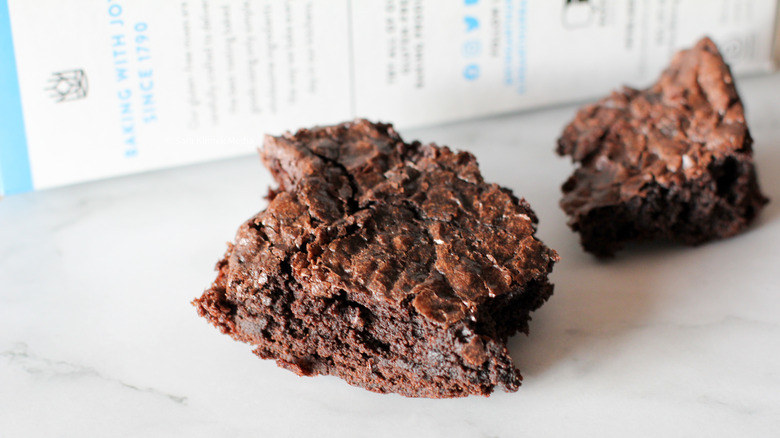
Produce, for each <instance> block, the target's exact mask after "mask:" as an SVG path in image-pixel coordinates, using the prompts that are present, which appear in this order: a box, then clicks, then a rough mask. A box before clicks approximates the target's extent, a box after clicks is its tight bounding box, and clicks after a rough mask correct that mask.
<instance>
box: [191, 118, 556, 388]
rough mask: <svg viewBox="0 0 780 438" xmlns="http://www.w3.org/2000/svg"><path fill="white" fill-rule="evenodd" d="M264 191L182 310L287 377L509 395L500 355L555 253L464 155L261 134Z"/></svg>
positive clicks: (359, 126)
mask: <svg viewBox="0 0 780 438" xmlns="http://www.w3.org/2000/svg"><path fill="white" fill-rule="evenodd" d="M261 158H262V160H263V162H264V163H265V165H266V166H267V167H268V169H269V170H270V171H271V173H272V174H273V176H274V178H275V179H276V181H277V182H278V183H279V186H280V187H279V189H278V190H276V191H272V192H271V194H270V196H269V199H270V203H269V205H268V208H267V209H266V210H265V211H263V212H260V213H259V214H257V215H256V216H255V217H253V218H251V219H250V220H249V221H247V222H246V223H244V224H243V225H242V226H241V228H240V229H239V231H238V234H237V236H236V241H235V243H234V244H233V245H231V246H230V247H229V249H228V251H227V254H226V255H225V258H224V259H223V260H222V261H220V262H219V264H218V265H217V268H218V271H219V274H218V277H217V279H216V281H215V282H214V284H213V285H212V287H211V288H210V289H208V290H207V291H206V292H205V293H204V294H203V296H202V297H201V298H199V299H197V300H195V301H194V304H195V305H196V306H197V307H198V311H199V313H200V314H201V315H202V316H204V317H206V318H207V319H209V320H210V321H211V322H212V323H214V324H215V325H216V326H217V327H219V328H220V329H221V330H222V331H223V332H224V333H227V334H229V335H231V336H232V337H234V338H235V339H237V340H240V341H243V342H247V343H250V344H252V345H253V346H255V347H256V349H255V353H256V354H257V355H258V356H260V357H262V358H269V359H276V361H277V363H278V364H279V365H280V366H283V367H285V368H288V369H291V370H293V371H295V372H296V373H298V374H300V375H316V374H332V375H336V376H339V377H341V378H343V379H344V380H346V381H347V382H349V383H351V384H353V385H358V386H362V387H364V388H366V389H369V390H372V391H377V392H395V393H399V394H402V395H405V396H412V397H434V398H438V397H457V396H465V395H469V394H482V395H488V394H490V393H491V392H492V391H493V389H494V387H496V386H502V387H504V388H505V389H506V390H509V391H515V390H517V388H518V386H519V385H520V380H521V377H520V374H519V372H518V370H517V369H516V368H515V367H514V365H513V363H512V359H511V358H510V357H509V355H508V352H507V349H506V346H505V343H506V340H507V337H509V336H510V335H512V334H514V333H515V332H517V331H522V332H526V333H527V331H528V321H529V319H530V317H529V313H530V312H531V311H533V310H535V309H537V308H538V307H539V306H541V305H542V304H543V303H544V301H545V300H547V298H548V297H549V296H550V295H551V294H552V285H551V284H550V283H549V282H548V281H547V275H548V274H549V273H550V272H551V270H552V266H553V263H554V262H556V261H557V260H558V255H557V254H556V252H555V251H553V250H551V249H549V248H547V247H546V246H544V244H542V242H540V241H539V240H538V239H536V238H535V237H534V233H535V231H536V223H537V219H536V216H535V215H534V213H533V211H532V210H531V208H530V207H529V205H528V204H527V203H526V202H525V201H524V200H518V199H517V198H515V197H514V196H513V195H512V193H511V192H510V191H509V190H507V189H504V188H501V187H499V186H497V185H495V184H488V183H485V182H484V181H483V179H482V176H481V175H480V172H479V169H478V168H477V163H476V160H475V159H474V157H473V156H472V155H471V154H469V153H466V152H452V151H450V149H448V148H446V147H438V146H435V145H421V144H420V143H418V142H414V143H404V142H403V140H402V139H401V138H400V137H399V136H398V134H397V133H396V132H395V131H394V130H393V128H392V126H390V125H384V124H372V123H370V122H368V121H365V120H356V121H354V122H351V123H344V124H341V125H337V126H330V127H323V128H314V129H311V130H307V129H302V130H300V131H298V132H297V133H295V134H285V135H283V136H281V137H267V138H266V141H265V144H264V147H263V149H262V151H261Z"/></svg>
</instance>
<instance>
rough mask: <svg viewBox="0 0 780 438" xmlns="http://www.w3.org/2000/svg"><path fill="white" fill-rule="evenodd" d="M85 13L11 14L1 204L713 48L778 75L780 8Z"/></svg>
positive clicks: (565, 2) (468, 0) (198, 4)
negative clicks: (352, 122)
mask: <svg viewBox="0 0 780 438" xmlns="http://www.w3.org/2000/svg"><path fill="white" fill-rule="evenodd" d="M73 3H75V2H63V1H57V0H36V1H29V0H0V120H2V123H3V125H2V131H0V176H1V178H0V182H2V184H0V185H2V187H3V188H4V189H3V191H4V192H5V193H17V192H23V191H28V190H33V189H42V188H47V187H53V186H58V185H63V184H68V183H74V182H79V181H86V180H93V179H98V178H104V177H110V176H114V175H122V174H128V173H133V172H139V171H144V170H150V169H158V168H163V167H168V166H174V165H181V164H186V163H193V162H199V161H205V160H211V159H216V158H221V157H228V156H234V155H239V154H246V153H253V151H254V149H255V147H256V146H257V145H258V144H260V142H261V139H262V136H263V135H264V134H265V133H278V132H280V131H283V130H294V129H297V128H299V127H302V126H309V125H314V124H330V123H337V122H340V121H343V120H348V119H352V118H354V117H366V118H369V119H375V120H382V121H387V122H393V123H395V124H396V125H398V126H401V127H410V126H421V125H426V124H435V123H442V122H450V121H455V120H462V119H468V118H472V117H482V116H486V115H490V114H497V113H504V112H509V111H517V110H521V109H528V108H534V107H539V106H545V105H552V104H558V103H563V102H568V101H580V100H583V99H587V98H592V97H595V96H599V95H602V94H605V93H606V92H608V91H609V90H610V89H614V88H616V87H618V86H620V85H621V84H624V83H626V84H632V85H635V86H644V85H646V84H647V83H648V82H649V81H651V80H652V78H654V77H655V76H656V75H657V74H658V73H659V71H660V69H662V68H663V66H664V65H665V64H666V63H667V62H668V60H669V58H670V56H671V54H672V53H673V52H674V51H676V50H678V49H679V48H682V47H686V46H690V45H692V44H694V43H695V41H696V40H698V39H699V38H700V37H702V36H703V35H709V36H711V37H712V38H713V39H714V40H715V41H716V42H717V43H718V44H719V45H720V47H721V49H722V50H723V52H724V54H725V57H726V59H727V61H728V62H730V63H731V65H732V68H733V69H734V71H735V72H736V73H737V74H744V73H755V72H768V71H771V70H772V69H773V67H774V63H773V44H774V40H775V38H776V32H775V19H776V16H777V0H657V1H639V0H555V1H544V2H542V1H531V0H459V1H455V2H453V1H447V2H445V1H444V0H383V1H379V0H351V1H350V0H317V1H314V0H305V1H304V0H300V1H299V0H286V1H284V0H279V1H273V0H236V1H232V0H221V1H220V0H180V1H175V2H174V1H170V0H165V1H163V0H132V1H131V0H90V1H82V2H78V3H79V7H76V6H75V5H73ZM553 142H554V139H550V144H551V145H552V144H553ZM551 147H552V146H551Z"/></svg>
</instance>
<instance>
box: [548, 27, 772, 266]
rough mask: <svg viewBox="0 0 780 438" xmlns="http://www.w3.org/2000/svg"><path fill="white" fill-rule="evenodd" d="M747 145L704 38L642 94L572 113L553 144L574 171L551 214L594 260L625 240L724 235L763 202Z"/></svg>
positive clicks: (728, 87) (733, 99)
mask: <svg viewBox="0 0 780 438" xmlns="http://www.w3.org/2000/svg"><path fill="white" fill-rule="evenodd" d="M752 143H753V140H752V139H751V137H750V132H749V131H748V128H747V125H746V123H745V114H744V110H743V107H742V102H741V101H740V98H739V95H738V94H737V90H736V88H735V87H734V79H733V77H732V75H731V72H730V70H729V67H728V65H726V64H725V63H724V62H723V58H722V57H721V55H720V53H719V52H718V49H717V47H716V46H715V44H714V43H713V42H712V41H711V40H709V39H708V38H704V39H702V40H701V41H699V42H698V44H696V46H695V47H694V48H692V49H690V50H684V51H681V52H679V53H677V54H676V55H675V57H674V58H673V60H672V62H671V64H670V65H669V67H668V68H667V69H666V71H664V72H663V74H662V75H661V77H660V79H659V80H658V81H657V82H656V83H655V84H653V85H652V86H651V87H650V88H647V89H645V90H635V89H632V88H627V87H625V88H623V89H622V90H621V91H616V92H613V93H612V94H611V95H610V96H609V97H606V98H604V99H602V100H600V101H599V102H598V103H596V104H595V105H588V106H585V107H584V108H582V109H580V111H579V112H578V113H577V115H576V117H575V118H574V121H572V122H571V123H570V124H569V125H568V126H567V127H566V129H565V130H564V132H563V135H562V136H561V138H560V139H559V140H558V148H557V152H558V154H560V155H569V156H571V158H572V160H573V161H574V162H576V163H578V164H579V166H578V167H577V169H576V170H575V172H574V174H573V175H572V176H571V177H570V178H569V179H568V181H566V183H565V184H563V188H562V189H563V198H562V200H561V207H562V208H563V210H564V211H565V212H566V214H568V215H569V216H570V220H569V226H570V227H571V228H572V229H573V230H574V231H577V232H579V233H580V237H581V241H582V246H583V247H584V248H585V250H586V251H589V252H592V253H594V254H596V255H598V256H610V255H613V254H614V253H615V251H617V250H619V249H620V248H622V247H623V245H624V244H625V243H626V242H630V241H642V240H652V239H659V240H668V241H675V242H680V243H684V244H689V245H697V244H700V243H703V242H706V241H708V240H711V239H716V238H724V237H729V236H733V235H735V234H737V233H739V232H740V231H742V230H744V229H745V227H746V226H747V225H748V224H749V223H750V222H751V221H752V220H753V219H754V218H755V217H756V215H757V214H758V213H759V211H760V210H761V208H762V207H763V206H764V205H765V204H766V203H767V201H768V200H767V199H766V198H765V197H764V196H763V195H762V194H761V191H760V189H759V187H758V182H757V179H756V170H755V167H754V165H753V152H752V149H751V145H752Z"/></svg>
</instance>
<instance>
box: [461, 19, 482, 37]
mask: <svg viewBox="0 0 780 438" xmlns="http://www.w3.org/2000/svg"><path fill="white" fill-rule="evenodd" d="M463 21H464V22H465V23H466V33H468V32H472V31H475V30H477V28H479V20H477V17H472V16H471V15H467V16H465V17H463Z"/></svg>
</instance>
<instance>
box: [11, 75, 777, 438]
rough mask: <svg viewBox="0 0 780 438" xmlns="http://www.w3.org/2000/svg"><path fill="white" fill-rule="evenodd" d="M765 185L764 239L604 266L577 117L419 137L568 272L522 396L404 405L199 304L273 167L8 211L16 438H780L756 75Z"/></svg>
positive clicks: (770, 222) (186, 174)
mask: <svg viewBox="0 0 780 438" xmlns="http://www.w3.org/2000/svg"><path fill="white" fill-rule="evenodd" d="M740 89H741V92H742V94H743V99H744V100H745V102H746V105H747V107H748V111H749V113H748V117H749V121H750V124H751V125H750V126H751V128H752V132H753V135H754V137H755V139H756V145H755V149H756V153H755V154H756V159H757V162H758V163H759V178H760V181H761V184H762V185H763V188H764V190H765V192H766V193H767V195H768V196H769V197H770V198H772V199H773V202H772V203H771V204H769V206H768V207H767V209H766V210H765V211H764V212H763V214H762V215H761V217H760V219H759V220H758V221H757V223H756V224H755V226H754V227H752V228H751V229H750V230H749V231H748V232H746V233H745V234H743V235H740V236H738V237H736V238H733V239H730V240H725V241H720V242H715V243H711V244H707V245H704V246H701V247H697V248H687V247H678V246H669V245H645V246H642V247H638V248H632V249H630V250H628V251H625V252H623V253H620V254H619V257H618V258H617V259H615V260H611V261H607V262H600V261H598V260H596V259H594V258H592V257H591V256H589V255H587V254H585V253H583V252H582V251H581V250H580V248H579V246H578V241H577V237H576V236H575V235H574V234H573V233H571V232H570V231H569V229H568V228H567V227H566V225H565V218H564V215H563V213H562V212H561V211H560V210H559V209H558V207H557V201H558V198H559V191H558V187H559V185H560V184H561V182H562V181H563V180H564V179H565V178H566V176H567V175H568V173H569V172H570V171H571V165H570V163H569V162H568V161H566V160H563V159H559V158H557V157H556V156H555V155H554V154H553V153H552V150H553V147H554V141H555V138H556V137H557V135H558V133H559V131H560V129H561V127H562V126H563V125H564V124H565V123H566V122H567V121H568V120H569V119H570V118H571V117H572V116H573V113H574V110H575V107H573V106H570V107H564V108H556V109H550V110H543V111H536V112H530V113H523V114H516V115H511V116H504V117H498V118H492V119H487V120H479V121H473V122H468V123H459V124H454V125H450V126H441V127H435V128H428V129H417V130H410V131H402V134H403V135H404V136H405V137H406V138H407V139H413V138H418V139H421V140H423V141H437V142H438V143H440V144H448V145H450V146H453V147H456V148H466V149H470V150H471V151H473V152H474V153H475V154H476V155H477V157H478V158H479V161H480V163H481V167H482V171H483V174H484V175H485V176H486V178H487V179H488V180H494V181H496V182H499V183H501V184H502V185H505V186H508V187H510V188H512V189H513V190H514V191H515V192H516V193H517V194H518V195H520V196H524V197H526V198H527V199H528V200H529V201H530V203H531V205H532V206H533V207H534V209H535V210H536V211H537V213H538V215H539V217H540V218H541V224H540V227H539V233H538V234H539V236H540V237H541V238H542V239H543V240H544V241H545V242H546V243H547V244H549V245H550V246H551V247H553V248H555V249H557V250H558V251H559V252H560V254H561V257H562V261H561V262H560V264H558V265H557V266H556V267H555V272H554V274H553V276H552V280H553V282H554V283H555V284H556V289H555V295H554V296H553V297H552V298H551V299H550V301H549V302H548V303H547V304H546V305H545V306H544V307H543V308H542V309H541V310H540V311H538V312H536V313H535V315H534V320H533V322H532V325H531V335H530V336H529V337H526V336H522V335H521V336H516V337H514V338H512V339H511V340H510V343H509V347H510V351H511V354H512V356H513V357H514V359H515V361H516V363H517V365H518V367H519V368H520V369H521V371H522V372H523V375H524V377H525V380H524V383H523V386H522V387H521V389H520V391H519V392H517V393H514V394H507V393H503V392H497V393H496V394H494V395H493V396H491V397H490V398H481V397H471V398H466V399H458V400H424V399H406V398H403V397H400V396H396V395H379V394H374V393H370V392H367V391H364V390H362V389H358V388H354V387H351V386H349V385H347V384H345V383H344V382H342V381H340V380H338V379H336V378H333V377H317V378H300V377H297V376H295V375H294V374H292V373H290V372H288V371H285V370H283V369H280V368H277V367H276V365H275V364H274V363H273V362H271V361H263V360H260V359H257V358H256V357H255V356H254V355H253V354H251V352H250V350H251V349H250V347H249V346H246V345H242V344H239V343H237V342H235V341H233V340H231V339H230V338H228V337H227V336H224V335H221V334H220V333H219V332H218V331H217V330H216V329H214V328H213V327H212V326H210V325H208V324H207V323H206V321H205V320H202V319H200V318H198V317H197V316H196V313H195V309H194V308H193V307H192V306H191V305H190V304H189V302H190V300H192V299H193V298H194V297H195V296H197V295H199V294H200V292H201V291H202V290H203V289H204V288H205V287H206V286H207V285H208V284H209V283H210V282H211V281H212V280H213V277H214V272H213V271H212V268H213V266H214V263H215V262H216V260H217V259H218V258H219V257H220V255H221V254H222V252H223V251H224V249H225V242H226V241H228V240H231V239H232V237H233V233H234V232H235V229H236V228H237V226H238V225H239V224H240V223H241V222H242V221H243V220H244V219H245V218H247V217H249V216H250V215H252V214H253V213H255V212H256V211H258V210H260V209H262V208H263V207H264V205H265V201H264V200H263V199H262V195H263V194H264V193H265V191H266V188H267V186H268V185H269V183H270V176H269V174H268V172H267V171H266V170H265V169H264V168H263V167H262V166H261V165H260V163H259V161H258V160H257V159H256V158H255V157H245V158H240V159H233V160H227V161H222V162H216V163H210V164H204V165H198V166H192V167H187V168H181V169H174V170H168V171H162V172H156V173H149V174H144V175H138V176H133V177H126V178H119V179H113V180H108V181H102V182H97V183H90V184H83V185H78V186H72V187H65V188H60V189H55V190H49V191H44V192H39V193H31V194H25V195H20V196H14V197H9V198H6V199H4V200H3V201H2V202H0V437H3V438H15V437H125V436H127V437H172V436H186V437H213V436H230V437H250V436H251V437H255V436H269V437H271V436H273V437H279V436H303V435H304V434H306V433H311V434H314V435H315V436H318V437H344V436H358V437H360V436H448V437H480V436H484V437H510V436H511V437H516V436H534V437H545V436H551V437H560V436H595V435H596V434H598V436H616V437H617V436H621V437H622V436H632V437H642V436H647V437H657V436H667V437H673V436H680V437H690V436H706V437H715V436H749V437H768V436H780V290H779V289H780V268H778V266H780V250H778V247H780V75H774V76H768V77H759V78H748V79H743V80H742V81H741V82H740Z"/></svg>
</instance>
